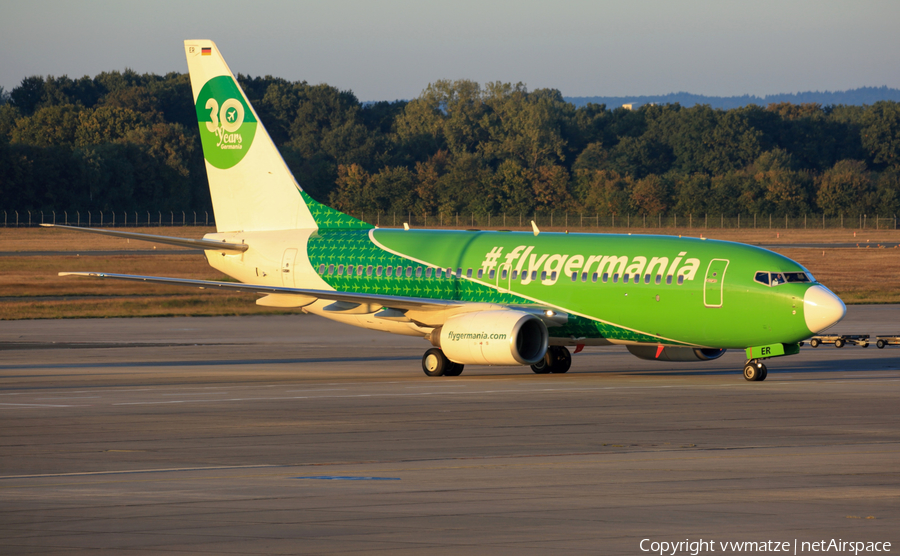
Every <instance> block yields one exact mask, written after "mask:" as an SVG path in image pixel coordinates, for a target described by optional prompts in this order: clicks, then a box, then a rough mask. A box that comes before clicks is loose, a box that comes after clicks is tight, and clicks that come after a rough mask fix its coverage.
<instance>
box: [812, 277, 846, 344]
mask: <svg viewBox="0 0 900 556" xmlns="http://www.w3.org/2000/svg"><path fill="white" fill-rule="evenodd" d="M846 314H847V307H846V306H845V305H844V302H843V301H841V298H839V297H838V296H836V295H834V294H833V293H831V290H829V289H828V288H826V287H824V286H811V287H810V288H809V289H808V290H806V295H804V296H803V316H804V318H805V319H806V327H807V328H809V331H810V332H812V333H813V334H818V333H819V332H821V331H823V330H825V329H826V328H828V327H830V326H834V325H835V324H836V323H837V322H838V321H840V320H841V319H842V318H844V315H846Z"/></svg>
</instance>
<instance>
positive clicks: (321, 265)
mask: <svg viewBox="0 0 900 556" xmlns="http://www.w3.org/2000/svg"><path fill="white" fill-rule="evenodd" d="M319 274H325V265H323V264H320V265H319Z"/></svg>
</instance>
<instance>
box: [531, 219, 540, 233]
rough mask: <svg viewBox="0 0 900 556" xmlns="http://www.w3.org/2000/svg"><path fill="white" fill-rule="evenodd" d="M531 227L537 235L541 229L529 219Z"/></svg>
mask: <svg viewBox="0 0 900 556" xmlns="http://www.w3.org/2000/svg"><path fill="white" fill-rule="evenodd" d="M531 229H532V230H534V235H538V234H539V233H541V231H540V230H539V229H538V227H537V224H535V223H534V220H532V221H531Z"/></svg>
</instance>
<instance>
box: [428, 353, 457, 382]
mask: <svg viewBox="0 0 900 556" xmlns="http://www.w3.org/2000/svg"><path fill="white" fill-rule="evenodd" d="M422 370H423V371H425V374H426V375H428V376H459V375H461V374H462V372H463V365H462V364H460V363H454V362H453V361H450V360H449V359H447V356H446V355H444V352H443V351H441V350H439V349H438V348H431V349H429V350H428V351H426V352H425V355H423V356H422Z"/></svg>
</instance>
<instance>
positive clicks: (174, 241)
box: [41, 224, 250, 252]
mask: <svg viewBox="0 0 900 556" xmlns="http://www.w3.org/2000/svg"><path fill="white" fill-rule="evenodd" d="M41 226H43V227H45V228H63V229H65V230H75V231H76V232H89V233H92V234H100V235H104V236H113V237H122V238H125V239H134V240H137V241H150V242H153V243H164V244H166V245H177V246H179V247H191V248H193V249H208V250H211V251H240V252H242V251H246V250H247V249H249V248H250V246H249V245H247V244H246V243H228V242H225V241H210V240H208V239H188V238H184V237H172V236H156V235H153V234H139V233H137V232H120V231H117V230H98V229H96V228H79V227H77V226H63V225H60V224H41Z"/></svg>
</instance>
